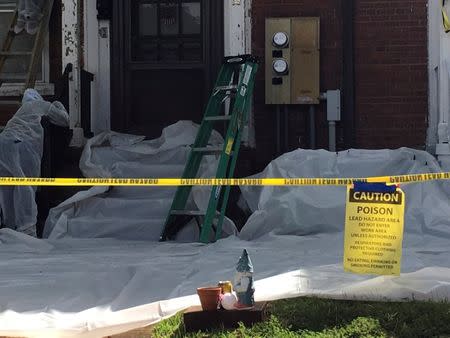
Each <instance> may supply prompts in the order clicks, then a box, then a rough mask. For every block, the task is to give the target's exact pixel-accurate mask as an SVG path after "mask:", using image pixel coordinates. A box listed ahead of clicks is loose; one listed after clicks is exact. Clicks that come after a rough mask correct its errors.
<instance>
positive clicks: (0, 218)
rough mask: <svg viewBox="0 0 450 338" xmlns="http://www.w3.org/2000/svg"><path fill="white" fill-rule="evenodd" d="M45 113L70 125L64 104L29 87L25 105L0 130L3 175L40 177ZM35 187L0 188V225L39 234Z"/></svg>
mask: <svg viewBox="0 0 450 338" xmlns="http://www.w3.org/2000/svg"><path fill="white" fill-rule="evenodd" d="M44 116H45V117H48V118H49V120H50V122H51V123H53V124H56V125H58V126H62V127H66V126H68V125H69V116H68V115H67V112H66V110H65V109H64V107H63V105H62V104H61V103H59V102H54V103H50V102H47V101H44V100H43V99H42V97H41V96H40V95H39V94H38V93H37V92H36V91H35V90H31V89H29V90H27V91H26V92H25V95H24V98H23V104H22V106H21V107H20V109H19V110H18V111H17V113H16V114H15V115H14V116H13V118H12V119H11V120H10V121H8V123H7V124H6V126H5V129H4V130H3V132H2V133H0V176H4V177H39V176H40V173H41V158H42V151H43V143H44V129H43V128H42V125H41V119H42V118H43V117H44ZM35 190H36V189H35V188H33V187H0V226H2V225H3V226H6V227H9V228H11V229H15V230H17V231H20V232H24V233H27V234H30V235H33V236H36V219H37V206H36V202H35Z"/></svg>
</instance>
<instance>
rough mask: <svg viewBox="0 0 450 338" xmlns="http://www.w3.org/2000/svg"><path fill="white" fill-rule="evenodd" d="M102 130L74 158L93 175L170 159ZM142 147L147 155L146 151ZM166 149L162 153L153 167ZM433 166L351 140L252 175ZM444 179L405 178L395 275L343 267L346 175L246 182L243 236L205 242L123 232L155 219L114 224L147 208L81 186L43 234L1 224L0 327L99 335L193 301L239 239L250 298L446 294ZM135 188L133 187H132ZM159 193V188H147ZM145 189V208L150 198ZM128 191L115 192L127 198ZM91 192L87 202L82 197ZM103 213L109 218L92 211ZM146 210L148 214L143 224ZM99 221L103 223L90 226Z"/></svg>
mask: <svg viewBox="0 0 450 338" xmlns="http://www.w3.org/2000/svg"><path fill="white" fill-rule="evenodd" d="M182 126H183V128H181V130H184V129H187V128H188V126H189V124H187V123H185V122H183V124H182ZM179 127H180V125H178V126H177V127H176V129H177V130H179ZM194 127H195V126H194ZM172 128H175V127H173V126H172ZM166 132H167V130H166ZM174 135H175V134H174ZM103 137H104V139H103V141H100V139H97V141H95V142H92V143H91V144H90V145H88V147H87V148H86V152H85V154H84V155H85V156H83V161H82V167H83V170H84V172H88V171H87V170H89V175H92V176H96V175H108V174H109V175H112V173H113V172H114V174H118V175H125V174H127V175H126V176H136V175H141V174H144V173H151V174H155V173H157V172H158V171H157V170H156V168H160V169H158V170H162V171H163V173H167V175H161V176H166V177H167V176H170V175H169V174H170V173H171V172H170V171H169V169H168V167H164V166H167V163H168V158H170V156H169V155H167V154H166V153H165V151H150V150H149V149H162V148H163V146H162V144H166V142H165V141H163V140H162V139H160V140H159V141H158V142H156V141H142V139H139V140H136V141H130V142H128V144H126V142H125V140H126V139H128V140H130V139H132V137H131V136H124V135H119V134H108V135H104V136H103ZM105 140H106V141H105ZM116 141H118V142H117V143H116ZM189 142H190V141H182V142H181V141H180V142H179V143H178V144H179V145H181V144H186V143H187V144H188V143H189ZM94 143H95V144H96V145H95V146H94ZM150 144H151V146H150ZM180 147H181V149H183V148H184V146H180ZM180 147H178V146H175V147H174V148H172V147H169V148H170V150H167V151H168V152H169V153H170V152H173V156H175V157H176V156H179V155H180V154H183V152H179V151H180V149H179V148H180ZM138 149H139V151H138ZM184 151H186V149H184ZM177 152H178V153H177ZM150 153H151V154H152V155H151V156H153V155H154V156H155V157H153V160H154V161H155V162H152V160H150V158H147V156H149V154H150ZM166 155H167V156H168V157H165V156H166ZM133 157H134V160H133ZM162 158H164V159H165V160H164V161H162V162H163V163H165V164H164V165H163V166H162V167H159V164H160V162H158V161H160V160H161V159H162ZM88 159H89V160H88ZM141 162H142V163H143V166H148V167H149V168H151V167H153V166H155V167H154V168H153V169H152V170H149V169H145V170H143V169H142V168H141V166H140V165H139V163H141ZM174 163H178V161H174ZM87 168H89V169H87ZM133 169H135V170H136V171H134V170H133ZM100 170H102V172H100ZM439 170H440V168H439V166H438V165H437V163H436V161H435V160H434V159H433V158H432V157H431V156H430V155H428V154H426V153H424V152H420V151H414V150H409V149H400V150H396V151H387V150H384V151H356V150H355V151H350V152H342V153H339V155H336V154H333V153H328V152H325V151H304V150H297V151H294V152H292V153H289V154H285V155H283V156H282V157H280V158H279V159H277V160H276V161H274V162H272V163H271V164H270V165H269V166H268V167H267V169H266V170H265V171H264V172H263V173H262V174H260V175H258V176H259V177H263V176H275V177H293V176H303V177H337V176H340V177H363V176H378V175H394V174H395V175H397V174H408V173H417V172H421V173H422V172H437V171H439ZM158 173H161V171H159V172H158ZM172 173H173V174H174V175H175V174H176V172H175V171H173V172H172ZM447 185H448V183H443V182H431V183H424V184H419V185H411V186H405V187H404V190H405V192H406V198H407V215H406V222H405V241H404V252H403V263H402V272H403V273H402V275H401V276H400V277H375V278H374V277H371V276H360V275H352V274H348V273H344V271H343V267H342V255H343V223H344V201H345V189H344V188H343V187H278V188H272V187H263V188H252V187H245V188H244V187H243V188H242V191H243V194H244V198H245V199H246V201H247V203H248V205H249V206H250V208H251V209H252V210H253V211H254V213H253V215H252V216H251V218H250V219H249V221H248V222H247V224H246V225H245V227H244V228H243V230H242V232H241V234H240V236H241V238H239V237H237V236H230V237H228V238H226V239H223V240H221V241H219V242H217V243H214V244H210V245H202V244H196V243H174V242H171V243H158V242H153V241H130V240H126V239H123V238H120V236H121V235H120V234H122V235H124V234H125V233H126V232H127V231H130V232H131V233H135V234H141V236H143V237H145V236H147V235H145V233H146V232H149V233H152V232H153V231H154V229H153V228H152V227H151V226H148V227H147V228H145V229H142V230H139V231H138V230H137V229H138V227H136V226H130V225H128V226H123V228H122V229H121V228H120V226H118V225H117V223H121V222H125V223H127V222H128V221H127V218H130V219H132V220H135V219H137V218H138V217H141V216H143V214H139V215H138V216H136V215H135V214H136V213H138V212H139V211H137V209H138V208H137V207H136V208H134V209H133V208H130V205H129V204H123V205H122V204H121V203H118V204H115V205H114V204H112V205H110V206H108V204H109V203H110V202H109V201H108V202H104V203H103V202H102V203H99V204H96V202H95V199H96V198H100V199H106V200H108V198H109V197H111V196H113V195H111V194H114V190H112V191H110V192H105V193H102V194H101V195H97V193H99V191H95V189H93V190H91V191H90V192H88V193H83V194H89V195H92V196H93V197H87V196H84V197H86V200H85V201H84V202H83V201H82V198H83V196H82V195H81V194H79V195H78V196H75V197H74V199H72V200H71V201H67V202H66V203H64V205H62V206H60V207H58V208H57V209H55V210H54V212H53V213H52V216H51V217H53V219H54V220H56V221H49V223H48V226H49V230H48V233H49V237H50V238H49V239H46V240H36V239H33V238H30V237H28V236H25V235H23V234H19V233H17V232H14V231H11V230H2V231H0V243H1V245H0V257H1V259H0V271H2V274H0V311H1V313H0V335H7V336H30V337H101V336H106V335H111V334H114V333H119V332H124V331H126V330H130V329H133V328H138V327H142V326H146V325H149V324H152V323H155V322H157V321H159V320H160V319H162V318H166V317H167V316H170V315H173V314H175V313H176V312H177V311H179V310H182V309H185V308H187V307H189V306H191V305H197V304H198V298H197V296H195V290H196V288H197V287H200V286H206V285H211V284H215V283H217V281H219V280H224V279H231V278H232V277H233V275H234V267H235V264H236V262H237V259H238V257H239V256H240V254H241V252H242V249H244V248H246V249H247V250H248V251H249V254H250V255H251V258H252V261H253V264H254V268H255V278H256V280H257V282H256V294H255V297H256V300H258V301H260V300H274V299H279V298H288V297H295V296H300V295H319V296H323V297H333V298H346V299H353V298H356V299H378V300H379V299H382V300H383V299H389V300H406V299H416V300H424V299H434V300H441V299H448V297H449V296H450V259H449V258H450V249H449V246H448V242H449V226H450V224H449V219H450V206H449V203H448V200H449V197H450V196H449V194H448V192H447V190H446V186H447ZM122 189H123V190H125V189H127V188H122ZM131 189H132V190H131V191H133V190H134V191H135V193H139V192H138V189H135V188H131ZM120 193H122V194H126V193H125V192H123V191H122V192H120ZM120 193H119V194H120ZM146 193H148V192H146ZM159 193H161V194H162V192H159ZM159 193H156V192H155V198H156V194H159ZM143 195H145V194H143ZM143 195H142V201H141V202H142V203H141V204H142V205H141V208H147V207H149V205H148V201H147V200H146V199H145V198H143ZM126 196H127V195H123V196H122V197H123V200H125V199H126V198H127V197H126ZM161 196H162V195H161ZM128 198H131V195H128ZM75 199H78V200H79V202H75V201H74V200H75ZM199 200H202V199H201V198H200V199H199ZM90 203H92V204H93V205H94V206H93V207H92V208H89V207H88V204H90ZM138 204H139V203H138V202H136V206H137V205H138ZM164 208H167V205H165V204H164ZM114 209H117V210H119V211H116V210H114ZM110 212H114V213H115V215H116V214H117V215H118V214H119V213H122V216H120V218H118V219H117V220H116V219H114V218H112V217H111V218H109V213H110ZM152 212H153V211H152ZM272 215H274V216H272ZM103 217H105V218H107V219H108V222H104V223H98V222H99V221H98V219H101V218H103ZM159 217H160V216H156V217H155V218H159ZM151 222H152V219H151V218H150V219H148V220H147V222H146V223H145V224H147V225H148V224H151ZM142 226H144V223H142ZM99 227H102V228H103V229H97V230H92V228H94V229H95V228H99ZM108 227H110V228H111V229H113V230H108V229H107V228H108ZM155 227H156V226H155ZM83 228H84V230H83ZM125 229H127V230H126V231H125ZM82 230H83V231H86V233H88V234H91V235H92V237H96V238H74V237H80V236H81V235H82ZM101 231H103V232H105V234H102V233H101ZM157 233H158V232H157ZM152 236H153V235H148V238H150V237H152ZM83 237H87V236H83ZM100 237H115V238H100Z"/></svg>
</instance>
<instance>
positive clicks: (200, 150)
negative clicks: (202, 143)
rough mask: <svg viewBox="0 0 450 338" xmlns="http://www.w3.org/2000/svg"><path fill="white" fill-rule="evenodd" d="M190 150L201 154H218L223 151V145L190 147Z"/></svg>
mask: <svg viewBox="0 0 450 338" xmlns="http://www.w3.org/2000/svg"><path fill="white" fill-rule="evenodd" d="M192 151H194V152H196V153H203V154H206V155H208V154H220V153H222V151H223V147H205V148H192Z"/></svg>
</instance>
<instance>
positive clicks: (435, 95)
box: [428, 0, 450, 170]
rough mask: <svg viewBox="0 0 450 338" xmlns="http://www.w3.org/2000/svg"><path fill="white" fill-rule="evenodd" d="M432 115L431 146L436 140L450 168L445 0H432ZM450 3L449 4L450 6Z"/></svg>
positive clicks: (448, 36)
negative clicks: (443, 16) (444, 21)
mask: <svg viewBox="0 0 450 338" xmlns="http://www.w3.org/2000/svg"><path fill="white" fill-rule="evenodd" d="M428 6H429V87H430V93H429V94H430V95H429V98H430V102H429V109H430V118H429V129H428V146H429V150H432V144H433V142H434V143H435V144H436V155H437V156H438V158H439V161H440V162H441V164H442V165H443V166H444V167H445V168H444V169H446V170H447V169H449V170H450V144H449V139H450V130H449V119H450V34H446V33H445V32H444V28H443V24H442V13H441V2H440V1H436V0H429V3H428ZM448 7H449V6H448V5H447V9H449V8H448Z"/></svg>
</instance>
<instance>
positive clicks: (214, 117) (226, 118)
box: [205, 115, 231, 121]
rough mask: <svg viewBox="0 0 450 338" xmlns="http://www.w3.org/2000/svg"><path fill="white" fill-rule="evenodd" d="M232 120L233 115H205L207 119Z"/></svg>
mask: <svg viewBox="0 0 450 338" xmlns="http://www.w3.org/2000/svg"><path fill="white" fill-rule="evenodd" d="M230 120H231V115H222V116H207V117H205V121H230Z"/></svg>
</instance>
